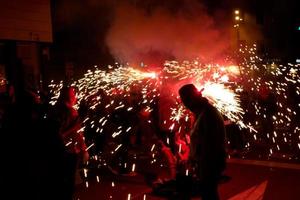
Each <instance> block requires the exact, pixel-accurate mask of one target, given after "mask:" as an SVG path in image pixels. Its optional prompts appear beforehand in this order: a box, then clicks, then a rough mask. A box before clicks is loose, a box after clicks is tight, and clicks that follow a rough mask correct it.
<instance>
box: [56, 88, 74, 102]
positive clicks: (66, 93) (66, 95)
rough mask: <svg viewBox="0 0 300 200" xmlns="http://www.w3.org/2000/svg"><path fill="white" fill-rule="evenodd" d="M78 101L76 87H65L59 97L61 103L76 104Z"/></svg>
mask: <svg viewBox="0 0 300 200" xmlns="http://www.w3.org/2000/svg"><path fill="white" fill-rule="evenodd" d="M76 102H77V99H76V91H75V88H74V87H63V88H62V89H61V91H60V95H59V98H58V103H59V104H65V105H68V106H74V105H75V104H76Z"/></svg>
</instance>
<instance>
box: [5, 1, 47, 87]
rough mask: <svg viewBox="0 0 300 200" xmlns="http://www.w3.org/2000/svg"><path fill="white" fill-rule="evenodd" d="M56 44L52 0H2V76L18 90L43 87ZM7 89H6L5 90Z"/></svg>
mask: <svg viewBox="0 0 300 200" xmlns="http://www.w3.org/2000/svg"><path fill="white" fill-rule="evenodd" d="M51 43H52V24H51V12H50V0H39V1H36V0H28V1H23V0H14V1H10V0H1V1H0V77H1V81H2V82H1V85H2V91H5V88H4V87H5V85H6V83H8V84H10V85H13V86H14V87H15V88H16V90H18V89H34V90H38V89H40V88H41V87H42V80H43V78H44V77H43V75H45V74H44V73H43V68H44V65H45V64H46V62H47V60H48V59H49V51H48V46H49V45H50V44H51ZM3 88H4V89H3Z"/></svg>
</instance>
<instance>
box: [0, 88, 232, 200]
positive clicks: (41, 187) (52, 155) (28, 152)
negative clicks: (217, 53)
mask: <svg viewBox="0 0 300 200" xmlns="http://www.w3.org/2000/svg"><path fill="white" fill-rule="evenodd" d="M179 95H180V97H181V100H182V103H183V104H184V105H185V106H186V108H187V109H189V110H190V111H191V112H192V113H193V115H194V123H193V124H191V127H190V130H188V132H189V131H190V133H188V132H185V133H181V132H174V134H173V138H171V140H170V141H169V142H166V134H168V133H165V131H163V130H160V128H159V126H151V127H150V125H149V123H147V121H148V120H149V119H150V118H151V120H153V121H155V120H157V116H155V115H154V116H150V114H149V112H147V111H146V110H145V109H144V108H136V110H135V112H132V113H131V114H130V113H128V111H126V110H123V111H122V109H120V110H118V111H117V112H114V113H112V122H111V123H113V124H115V125H117V126H118V125H120V124H122V126H124V127H123V128H125V129H128V127H131V129H132V132H131V133H130V134H124V135H122V136H121V137H119V140H120V141H119V143H122V145H123V146H122V148H125V149H124V150H120V151H118V152H117V153H115V155H114V156H111V159H110V161H109V164H108V166H113V165H114V166H118V165H119V164H120V161H121V166H123V165H124V164H125V165H126V164H128V161H129V153H130V151H131V150H133V151H135V152H137V151H139V150H140V149H139V148H140V147H141V146H142V147H145V146H147V145H148V146H149V145H152V144H153V143H154V144H156V145H157V147H158V151H159V153H160V155H161V157H160V158H161V159H163V160H165V161H166V163H167V166H168V172H169V174H168V176H167V177H165V180H164V183H167V182H170V181H175V182H178V181H183V180H182V179H180V177H182V175H183V174H184V173H185V170H186V169H188V170H190V173H193V175H194V178H195V179H197V181H198V182H199V183H200V185H199V191H201V192H200V194H201V195H202V199H204V200H205V199H218V192H217V185H218V182H219V179H220V177H221V175H222V172H223V171H224V169H225V166H226V163H225V159H226V152H225V127H224V122H223V118H222V116H221V115H220V113H219V112H218V111H217V110H216V109H215V108H214V107H213V106H212V105H211V104H210V103H209V102H208V101H207V99H205V98H204V97H202V96H201V93H199V92H198V91H197V89H196V87H195V86H194V85H192V84H188V85H185V86H183V87H182V88H181V89H180V90H179ZM8 99H9V101H8V102H9V103H7V105H6V109H5V112H4V114H3V115H2V119H1V134H2V138H3V139H4V141H6V142H7V144H8V145H7V146H5V147H4V146H3V148H10V149H11V151H10V152H11V153H9V154H6V155H5V156H4V157H3V158H4V160H5V161H6V165H5V166H4V171H5V172H7V173H5V174H2V175H3V178H1V181H3V182H2V184H3V185H5V187H9V188H15V187H17V188H18V189H20V193H15V194H9V196H11V197H12V199H14V197H17V196H22V197H23V198H25V197H26V198H27V197H28V198H29V199H64V200H67V199H72V198H73V194H74V191H75V182H76V181H75V179H76V173H77V172H78V169H79V168H80V167H82V166H83V165H84V164H85V163H87V161H88V160H89V157H90V155H89V153H88V151H87V145H86V144H87V143H88V141H89V140H95V138H93V137H92V136H89V134H91V133H89V132H93V131H92V130H85V131H84V129H83V128H82V127H83V124H82V123H83V120H84V119H85V115H87V114H88V113H87V112H88V110H87V109H86V108H85V104H84V103H80V104H79V105H81V106H80V108H79V109H78V110H76V109H74V105H75V104H76V103H77V102H76V101H77V99H76V88H74V87H64V88H62V89H61V91H60V96H59V98H58V100H57V103H56V104H55V106H50V105H49V104H48V101H47V100H46V99H43V98H41V95H40V94H38V93H36V92H34V91H27V90H25V91H23V92H22V93H19V94H18V96H14V93H13V92H12V93H11V94H10V98H8ZM130 101H132V99H131V98H129V99H128V102H127V103H131V105H133V106H136V103H135V102H130ZM136 111H138V112H136ZM124 112H125V113H124ZM156 112H157V111H156ZM152 113H154V114H155V109H154V111H153V112H152ZM129 114H130V115H129ZM147 132H148V133H147ZM147 135H148V136H147ZM85 136H87V140H88V141H87V142H86V141H85ZM147 137H148V138H147ZM149 138H151V142H150V141H149ZM101 140H102V141H99V138H97V142H98V143H97V144H96V148H97V149H98V150H101V151H105V150H107V149H105V147H104V145H107V144H108V143H106V140H107V138H105V137H104V138H101ZM2 152H5V151H2ZM91 154H93V153H92V152H91ZM137 159H139V158H137ZM124 169H125V168H124V167H120V168H119V169H118V170H117V173H118V174H120V173H124ZM182 169H184V170H182ZM127 172H128V171H125V173H127ZM177 185H180V184H177ZM186 186H187V185H182V187H181V188H177V187H176V188H175V190H176V191H180V192H179V193H178V196H177V197H176V198H180V199H189V198H190V197H191V195H192V192H191V191H190V190H189V189H187V187H186ZM7 191H8V190H7Z"/></svg>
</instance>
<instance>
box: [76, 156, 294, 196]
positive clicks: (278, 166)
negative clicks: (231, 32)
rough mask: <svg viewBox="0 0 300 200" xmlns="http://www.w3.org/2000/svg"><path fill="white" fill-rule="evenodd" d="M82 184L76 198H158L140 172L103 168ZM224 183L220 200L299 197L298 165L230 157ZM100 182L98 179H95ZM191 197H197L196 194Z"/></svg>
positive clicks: (220, 191)
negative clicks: (123, 173)
mask: <svg viewBox="0 0 300 200" xmlns="http://www.w3.org/2000/svg"><path fill="white" fill-rule="evenodd" d="M98 175H99V176H98V177H99V179H98V180H97V178H96V176H94V178H91V180H89V181H88V187H87V186H86V184H85V183H82V184H79V185H78V188H77V191H76V198H77V199H80V200H102V199H103V200H106V199H116V200H123V199H124V200H128V199H132V200H159V199H166V198H163V197H159V196H155V195H153V194H151V191H152V190H151V187H150V186H149V185H148V184H147V183H146V179H145V177H144V176H142V175H141V174H137V175H136V176H132V177H130V176H116V175H112V174H111V173H110V172H109V171H105V170H102V171H101V172H99V174H98ZM226 175H228V176H230V177H231V180H230V181H228V182H227V183H223V184H220V186H219V193H220V196H221V200H227V199H229V200H262V199H263V200H299V199H300V164H288V163H278V162H266V161H252V160H239V159H230V160H229V163H228V168H227V170H226ZM98 181H99V182H98ZM194 199H200V197H195V198H194Z"/></svg>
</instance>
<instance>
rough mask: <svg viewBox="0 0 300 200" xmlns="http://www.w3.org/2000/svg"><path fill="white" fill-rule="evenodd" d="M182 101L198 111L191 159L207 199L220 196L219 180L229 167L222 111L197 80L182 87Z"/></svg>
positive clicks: (213, 199) (204, 199)
mask: <svg viewBox="0 0 300 200" xmlns="http://www.w3.org/2000/svg"><path fill="white" fill-rule="evenodd" d="M179 95H180V98H181V100H182V103H183V104H184V105H185V106H186V107H187V108H188V109H189V110H190V111H191V112H192V113H193V114H194V117H195V122H194V127H193V129H192V131H191V135H190V140H191V141H190V153H189V158H188V162H189V163H190V164H191V165H192V167H194V168H195V169H196V170H195V173H196V174H197V177H198V179H199V181H200V185H201V196H202V199H203V200H218V199H219V195H218V181H219V179H220V177H221V175H222V172H223V171H224V169H225V167H226V151H225V127H224V121H223V118H222V115H221V114H220V113H219V111H218V110H217V109H216V108H215V107H214V106H213V105H211V104H210V103H209V102H208V100H207V99H206V98H204V97H202V95H201V92H200V91H198V89H197V88H196V87H195V86H194V85H193V84H187V85H184V86H182V87H181V88H180V89H179Z"/></svg>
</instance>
